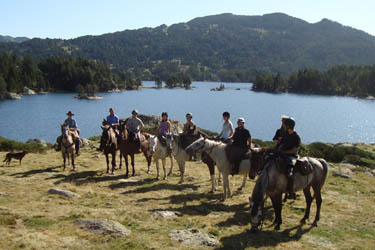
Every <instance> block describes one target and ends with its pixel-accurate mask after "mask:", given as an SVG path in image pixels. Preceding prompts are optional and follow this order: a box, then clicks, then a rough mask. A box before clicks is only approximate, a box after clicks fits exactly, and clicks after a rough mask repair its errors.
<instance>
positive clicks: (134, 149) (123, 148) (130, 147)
mask: <svg viewBox="0 0 375 250" xmlns="http://www.w3.org/2000/svg"><path fill="white" fill-rule="evenodd" d="M123 132H124V134H125V136H124V138H123V139H122V140H121V142H120V143H119V149H120V169H121V168H122V157H124V158H125V165H126V174H125V177H126V178H128V177H129V162H128V156H130V159H131V165H132V168H133V174H132V176H134V175H135V170H134V155H135V154H140V153H143V155H144V156H145V157H146V160H147V167H148V171H147V173H149V170H150V166H151V158H152V156H149V155H148V154H147V149H148V141H147V140H148V138H149V137H150V135H149V134H147V133H141V137H143V138H141V150H142V152H139V150H138V146H137V145H136V143H135V142H134V140H133V139H132V137H131V136H130V132H128V130H127V129H125V130H123V129H121V133H123ZM142 139H143V140H142Z"/></svg>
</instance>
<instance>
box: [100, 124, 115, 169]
mask: <svg viewBox="0 0 375 250" xmlns="http://www.w3.org/2000/svg"><path fill="white" fill-rule="evenodd" d="M101 128H102V137H101V140H100V148H101V149H102V150H103V151H104V154H105V159H106V162H107V174H108V173H109V159H108V155H109V154H111V155H112V174H114V172H115V168H116V150H117V146H118V145H117V138H116V133H115V131H114V130H113V128H112V127H111V126H110V125H104V126H101Z"/></svg>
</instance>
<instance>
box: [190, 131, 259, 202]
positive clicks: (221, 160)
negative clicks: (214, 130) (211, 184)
mask: <svg viewBox="0 0 375 250" xmlns="http://www.w3.org/2000/svg"><path fill="white" fill-rule="evenodd" d="M226 146H227V144H225V143H223V142H217V141H213V140H209V139H206V138H199V139H198V140H196V141H195V142H193V143H192V144H190V145H189V146H188V147H187V148H186V151H187V152H189V151H190V152H193V153H194V152H199V151H203V152H206V153H208V155H209V156H210V157H211V158H212V159H213V160H214V161H215V162H216V165H217V168H218V169H219V171H220V172H221V174H222V175H223V187H224V196H223V200H225V199H226V198H229V197H231V196H232V194H231V191H230V185H229V178H228V176H229V174H230V173H231V169H232V167H231V165H232V164H231V163H230V162H229V161H228V158H227V155H226V152H225V148H226ZM249 172H250V160H248V159H246V160H242V161H241V163H240V170H239V174H240V175H243V181H242V185H241V187H240V188H239V189H240V190H241V189H242V188H243V187H244V186H245V184H246V179H247V176H248V174H249ZM255 175H256V173H255V171H254V172H250V177H251V178H252V179H253V178H255Z"/></svg>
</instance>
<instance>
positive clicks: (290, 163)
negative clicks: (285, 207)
mask: <svg viewBox="0 0 375 250" xmlns="http://www.w3.org/2000/svg"><path fill="white" fill-rule="evenodd" d="M284 124H285V128H286V132H287V133H286V135H285V136H284V137H283V138H282V139H281V143H280V147H279V151H280V154H281V155H280V156H281V157H282V159H283V160H284V161H285V163H286V165H287V175H288V190H287V191H288V192H289V193H293V169H294V165H295V164H296V161H297V158H298V147H299V146H300V144H301V138H300V136H299V135H298V133H297V132H296V131H295V130H294V126H295V124H296V122H295V120H294V119H293V118H291V117H290V118H287V119H285V120H284Z"/></svg>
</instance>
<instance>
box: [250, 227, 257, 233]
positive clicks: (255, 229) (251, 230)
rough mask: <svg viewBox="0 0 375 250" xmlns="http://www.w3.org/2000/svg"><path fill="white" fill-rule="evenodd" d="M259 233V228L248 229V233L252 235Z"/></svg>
mask: <svg viewBox="0 0 375 250" xmlns="http://www.w3.org/2000/svg"><path fill="white" fill-rule="evenodd" d="M258 232H259V228H257V227H251V228H250V233H252V234H254V233H258Z"/></svg>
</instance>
